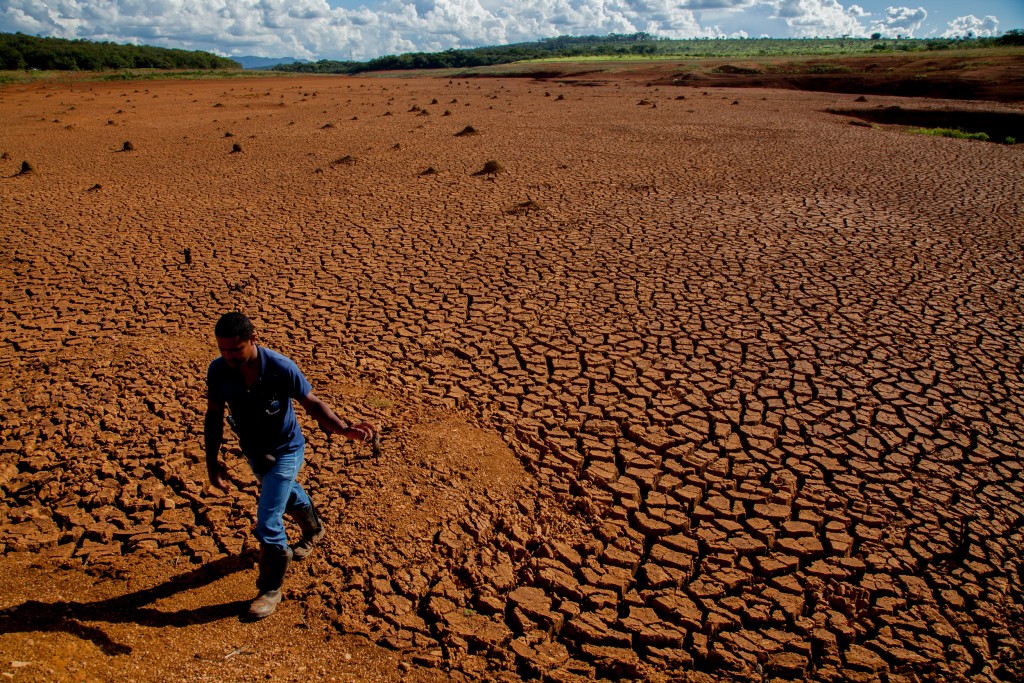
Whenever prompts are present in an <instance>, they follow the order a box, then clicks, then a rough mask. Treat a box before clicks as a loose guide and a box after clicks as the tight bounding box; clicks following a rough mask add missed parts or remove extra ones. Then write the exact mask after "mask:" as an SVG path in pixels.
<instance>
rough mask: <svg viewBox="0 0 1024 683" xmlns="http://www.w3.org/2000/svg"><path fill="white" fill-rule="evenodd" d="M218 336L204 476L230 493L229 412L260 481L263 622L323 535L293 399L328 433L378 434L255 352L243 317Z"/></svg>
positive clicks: (254, 608) (257, 608)
mask: <svg viewBox="0 0 1024 683" xmlns="http://www.w3.org/2000/svg"><path fill="white" fill-rule="evenodd" d="M214 334H215V336H216V337H217V347H218V348H219V349H220V358H216V359H214V361H213V362H212V363H210V368H209V370H208V371H207V376H206V384H207V407H206V421H205V424H204V436H205V444H206V470H207V474H208V475H209V477H210V483H211V484H213V485H214V486H216V487H218V488H220V489H224V490H226V489H227V483H226V480H225V475H226V473H227V471H226V469H225V467H224V465H223V464H222V463H221V462H220V460H219V454H220V447H221V443H222V442H223V439H224V416H225V415H224V411H225V406H227V407H228V408H229V409H230V412H229V414H228V415H227V419H228V423H229V424H230V425H231V427H232V429H233V430H234V431H235V432H236V433H237V434H238V442H239V446H240V447H241V449H242V452H243V453H244V454H245V457H246V459H247V460H248V461H249V466H250V467H251V468H252V471H253V473H254V474H255V475H256V480H257V481H258V482H259V490H260V493H259V503H258V505H257V508H256V538H257V540H258V541H259V542H260V557H259V578H258V579H257V580H256V588H257V590H258V591H259V594H258V597H257V598H256V599H255V600H254V601H253V602H252V604H251V605H250V606H249V616H250V617H252V618H254V619H262V618H264V617H267V616H269V615H270V614H272V613H273V612H274V610H275V609H276V608H277V604H278V603H279V602H280V601H281V585H282V583H283V581H284V575H285V572H286V571H287V570H288V565H289V564H290V563H291V561H292V558H294V559H296V560H301V559H303V558H305V557H306V555H308V554H309V552H310V550H312V548H313V546H314V544H315V543H316V542H317V541H319V540H320V539H321V538H323V535H324V533H325V530H324V526H323V523H322V522H321V521H320V517H319V516H318V515H317V513H316V510H315V509H314V507H313V502H312V501H311V500H310V498H309V496H308V495H307V494H306V492H305V491H304V490H303V489H302V486H301V485H300V484H299V483H298V481H296V476H297V475H298V473H299V469H300V468H301V467H302V462H303V456H304V452H305V444H306V440H305V437H304V436H303V434H302V428H301V427H300V426H299V423H298V420H296V418H295V411H294V409H293V407H292V399H295V400H297V401H298V402H299V403H300V405H302V407H303V408H304V409H305V410H306V412H307V413H308V414H309V415H310V416H311V417H313V419H315V420H316V421H317V424H319V425H320V428H321V429H323V430H324V431H325V432H327V433H328V434H341V435H342V436H345V437H346V438H348V439H352V440H355V441H367V440H370V439H372V438H373V435H374V427H373V425H371V424H369V423H366V422H361V423H359V424H354V425H347V424H345V423H344V422H342V421H341V420H340V419H339V418H338V416H337V415H335V414H334V412H333V411H332V410H331V409H330V408H329V407H328V406H327V404H326V403H324V402H323V401H321V400H320V399H319V398H317V397H316V396H315V395H314V394H313V388H312V386H310V384H309V382H308V381H307V380H306V378H305V377H304V376H303V375H302V371H301V370H299V367H298V366H297V365H296V364H295V362H294V361H292V360H291V359H289V358H287V357H285V356H282V355H281V354H279V353H275V352H274V351H271V350H270V349H267V348H264V347H262V346H257V344H256V341H257V337H256V331H255V330H254V328H253V325H252V322H251V321H250V320H249V319H248V318H247V317H246V316H245V315H243V314H242V313H238V312H233V313H226V314H224V315H223V316H221V318H220V320H218V321H217V325H216V327H215V328H214ZM285 513H287V514H288V516H289V517H290V518H291V519H293V520H294V521H295V522H296V523H297V524H298V526H299V529H301V531H302V537H301V539H300V540H299V541H298V543H296V544H295V545H293V546H291V547H289V544H288V536H287V534H286V533H285V528H284V515H285Z"/></svg>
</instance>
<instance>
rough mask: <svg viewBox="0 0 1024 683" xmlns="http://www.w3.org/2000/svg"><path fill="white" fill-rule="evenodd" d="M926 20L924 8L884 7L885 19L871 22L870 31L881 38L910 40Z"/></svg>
mask: <svg viewBox="0 0 1024 683" xmlns="http://www.w3.org/2000/svg"><path fill="white" fill-rule="evenodd" d="M927 18H928V12H926V11H925V9H924V7H914V8H911V7H886V8H885V18H884V19H880V20H877V21H874V22H872V24H871V31H872V33H875V32H877V33H881V34H882V35H883V36H903V37H904V38H912V37H913V36H914V31H916V30H918V29H919V28H921V24H923V23H924V20H925V19H927Z"/></svg>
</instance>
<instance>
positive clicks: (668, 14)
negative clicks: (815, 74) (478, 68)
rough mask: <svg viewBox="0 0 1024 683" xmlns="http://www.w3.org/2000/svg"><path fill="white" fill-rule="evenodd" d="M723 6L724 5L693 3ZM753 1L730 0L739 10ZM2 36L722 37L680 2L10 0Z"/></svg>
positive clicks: (339, 45) (346, 46) (240, 41)
mask: <svg viewBox="0 0 1024 683" xmlns="http://www.w3.org/2000/svg"><path fill="white" fill-rule="evenodd" d="M694 1H696V2H718V3H722V2H726V3H727V4H728V0H694ZM750 2H753V0H734V2H732V5H735V6H743V5H744V4H749V3H750ZM5 5H6V6H5V7H4V8H3V9H0V30H2V31H22V32H24V33H30V34H38V35H47V36H57V37H62V38H86V39H90V40H113V41H117V42H145V43H150V44H154V45H163V46H168V47H185V48H190V49H204V50H212V51H216V52H220V53H222V54H228V55H245V54H256V55H269V56H284V55H289V56H295V57H305V58H314V57H332V58H336V59H337V58H353V59H366V58H369V57H374V56H378V55H381V54H388V53H398V52H408V51H415V50H419V51H434V50H443V49H447V48H450V47H456V48H459V47H474V46H479V45H494V44H501V43H509V42H523V41H528V40H536V39H538V38H542V37H550V36H556V35H563V34H568V35H584V34H591V35H603V34H607V33H635V32H637V31H645V32H647V33H652V34H657V35H660V36H666V37H673V38H687V37H697V36H714V35H719V34H720V31H718V30H717V29H716V28H714V27H703V26H701V25H700V23H699V22H698V21H697V20H696V19H695V18H694V14H693V11H691V10H690V9H687V8H686V7H682V6H680V4H679V2H677V1H676V0H523V1H522V2H519V3H516V4H515V5H514V6H513V5H510V4H509V3H506V2H501V1H499V0H377V2H370V3H368V6H367V5H363V6H360V7H359V8H357V9H348V8H344V7H331V6H330V5H329V4H328V3H327V2H326V1H325V0H7V1H6V3H5Z"/></svg>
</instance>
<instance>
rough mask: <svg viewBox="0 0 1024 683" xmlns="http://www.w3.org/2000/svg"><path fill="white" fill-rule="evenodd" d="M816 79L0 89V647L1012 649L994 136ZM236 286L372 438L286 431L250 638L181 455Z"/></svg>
mask: <svg viewBox="0 0 1024 683" xmlns="http://www.w3.org/2000/svg"><path fill="white" fill-rule="evenodd" d="M853 101H854V97H853V96H836V95H827V94H820V93H804V92H797V91H792V90H790V91H783V90H759V89H745V90H739V89H714V90H706V89H704V88H702V87H698V88H687V87H681V86H680V87H666V86H663V85H662V86H658V85H650V86H649V85H646V84H645V82H640V81H638V80H636V79H632V78H623V79H621V80H619V81H612V82H604V83H602V82H597V81H595V82H594V83H593V84H592V87H575V86H574V85H573V84H568V83H566V84H560V83H556V82H547V83H545V82H536V81H529V80H523V79H508V80H487V81H481V80H465V79H458V80H457V79H452V80H451V81H450V82H449V81H447V80H446V81H439V80H436V79H418V80H403V79H393V80H371V79H366V78H358V79H346V78H312V79H308V80H306V79H295V78H285V79H280V80H274V79H269V80H268V79H262V80H251V81H250V80H238V81H234V82H217V83H211V82H204V83H200V82H195V83H188V82H179V83H146V84H117V85H107V84H102V85H101V84H92V85H87V86H83V85H82V84H75V85H74V87H73V89H71V88H70V87H68V86H59V85H53V84H37V85H32V86H22V87H12V88H5V89H4V91H3V99H2V101H0V116H2V117H3V120H4V121H5V122H7V123H6V124H5V128H4V130H3V132H2V134H0V135H2V137H0V153H2V152H6V153H7V154H6V155H5V156H4V157H3V158H2V159H0V176H2V178H0V211H2V213H3V215H4V221H3V223H2V226H0V230H2V238H3V240H4V244H5V248H4V250H2V251H0V296H2V298H3V302H4V305H3V307H2V308H0V415H2V424H0V490H2V498H0V547H2V549H3V556H2V557H0V571H2V572H3V573H4V574H5V576H8V577H10V580H8V581H4V582H0V610H2V611H0V669H2V672H3V673H4V674H9V675H10V676H9V677H11V678H12V679H13V680H39V679H46V680H82V679H88V680H97V679H98V680H117V679H130V680H141V681H146V680H154V681H156V680H159V681H168V680H170V681H178V680H180V681H184V680H204V679H205V680H239V681H240V680H253V679H254V678H261V677H262V678H264V679H267V678H269V679H270V680H299V679H302V680H382V681H398V680H410V681H432V680H509V681H514V680H536V679H543V680H553V681H581V680H594V679H602V678H604V679H622V678H627V679H630V678H632V679H639V680H650V681H667V680H681V681H683V680H744V681H760V680H762V679H763V678H764V677H765V676H769V677H779V678H783V679H790V680H793V679H805V680H815V681H847V680H860V681H876V680H877V681H883V680H884V681H898V680H911V681H913V680H920V681H923V680H976V681H996V680H1003V681H1009V680H1015V679H1017V678H1018V677H1019V674H1020V671H1021V658H1022V646H1021V644H1020V641H1019V637H1020V624H1021V610H1020V605H1021V600H1022V597H1024V596H1022V585H1021V565H1020V562H1021V558H1020V552H1019V550H1020V547H1021V526H1022V520H1024V504H1022V502H1021V494H1022V491H1024V480H1022V470H1021V467H1020V462H1021V443H1022V441H1024V440H1022V427H1021V425H1022V424H1024V419H1022V418H1024V410H1022V409H1024V404H1022V399H1021V396H1022V392H1021V389H1022V387H1024V376H1022V367H1024V356H1022V353H1021V346H1020V339H1021V338H1022V332H1024V312H1022V310H1021V306H1020V302H1021V297H1020V291H1021V286H1022V273H1024V264H1022V263H1021V254H1022V253H1024V251H1022V249H1021V246H1022V245H1021V234H1022V232H1021V227H1022V226H1024V216H1022V214H1021V208H1020V204H1019V202H1018V201H1016V197H1019V196H1021V194H1022V193H1024V187H1022V177H1021V174H1020V172H1019V171H1020V168H1021V162H1022V158H1024V157H1022V154H1024V149H1022V148H1021V147H1020V146H1019V145H1018V146H1002V145H991V144H985V143H977V142H972V141H967V140H952V139H942V138H925V137H920V136H910V135H905V134H903V133H902V132H900V131H899V130H898V129H895V128H884V129H882V128H880V129H872V128H865V127H860V126H850V125H849V124H848V121H847V119H846V118H845V117H841V116H835V115H832V114H828V113H825V111H824V110H826V109H829V108H833V109H839V108H848V107H852V106H855V105H854V104H853ZM869 101H870V105H875V106H882V107H883V108H884V107H890V106H897V105H898V106H902V107H905V108H909V107H910V106H911V105H912V103H911V102H910V101H908V100H905V99H901V98H881V97H874V96H873V97H871V98H869ZM927 105H928V106H934V107H936V108H943V107H950V106H951V105H952V103H950V102H945V101H933V102H929V103H927ZM913 106H922V105H921V103H919V102H918V103H913ZM958 106H959V107H960V108H963V109H965V110H985V111H996V112H1013V111H1015V110H1014V109H1013V108H1012V107H1006V106H1000V105H997V104H991V103H989V104H983V103H975V102H968V103H960V104H959V105H958ZM469 125H471V126H472V127H473V129H475V131H476V133H475V134H473V135H463V136H457V134H458V133H459V132H460V131H464V130H465V129H466V127H467V126H469ZM126 142H131V143H132V144H131V146H130V148H129V147H128V146H127V145H125V143H126ZM236 146H237V148H236ZM22 161H29V162H30V165H31V166H32V167H33V169H34V170H33V171H32V172H29V173H19V171H20V169H21V168H22ZM488 162H496V163H495V164H493V165H492V164H489V163H488ZM427 169H432V170H433V172H432V173H429V174H427V173H425V171H426V170H427ZM486 169H490V171H489V172H487V171H486ZM185 248H188V249H189V250H190V251H189V253H190V254H191V261H192V262H191V264H188V265H186V263H185V259H184V249H185ZM235 307H238V308H242V309H244V310H246V311H248V312H249V313H250V314H251V315H252V316H253V317H254V318H255V319H256V321H257V323H258V325H259V326H260V328H261V330H262V332H263V335H264V339H265V340H266V341H267V344H268V346H270V347H272V348H276V349H278V350H280V351H283V352H285V353H287V354H289V355H290V356H292V357H294V358H295V359H296V360H297V361H298V362H299V363H300V365H301V366H302V367H303V368H304V370H305V371H306V374H307V376H308V377H309V378H310V380H311V381H312V383H313V385H314V386H315V387H316V389H317V393H318V394H320V395H322V396H324V397H325V398H327V399H328V401H329V402H330V403H332V404H333V405H336V406H338V409H339V411H340V412H341V414H342V415H343V416H344V417H346V418H349V419H356V418H366V419H371V420H374V421H375V422H377V423H378V424H380V425H382V426H383V427H384V429H385V439H384V448H383V451H382V453H381V455H380V457H379V458H374V457H371V454H370V453H369V452H368V450H367V449H366V448H365V447H362V446H359V445H353V444H348V443H331V442H329V441H328V440H327V438H326V437H325V436H323V435H320V434H318V433H316V432H315V431H314V430H313V429H312V425H310V424H308V423H307V424H306V432H307V435H309V438H310V444H309V450H308V463H307V467H306V469H305V470H304V472H303V475H302V476H303V478H304V482H305V484H306V485H307V488H308V489H309V490H310V491H311V493H312V495H313V497H314V499H315V500H316V501H317V503H318V505H319V506H321V507H322V508H323V510H324V512H325V516H326V518H327V520H328V522H329V524H330V534H329V536H328V537H327V539H326V541H325V543H324V545H323V546H322V547H321V548H320V549H318V551H317V552H316V554H314V555H313V556H312V557H310V558H309V559H308V560H306V561H305V562H304V563H302V564H297V565H295V566H294V570H293V571H292V572H291V574H290V576H289V578H288V582H287V598H288V599H287V600H286V601H285V602H284V603H283V605H282V608H281V611H280V613H279V614H276V615H274V617H272V618H271V619H270V620H268V621H265V622H262V623H259V624H243V623H241V622H239V621H238V618H237V616H236V615H237V613H238V612H239V611H240V609H241V608H242V607H243V606H244V604H245V602H246V601H247V600H249V599H251V598H252V597H253V582H254V578H255V577H254V574H255V572H254V570H253V569H252V561H251V551H252V549H253V540H252V537H251V525H252V518H253V508H254V504H253V499H252V495H253V493H254V491H255V488H254V485H253V481H252V477H251V475H250V474H248V473H247V472H246V471H245V468H244V466H242V464H241V461H240V460H239V459H237V458H232V459H231V463H232V464H231V468H232V475H233V479H234V481H235V483H236V488H235V489H234V490H232V491H231V492H229V493H228V494H222V493H220V492H218V491H216V490H211V489H210V487H209V486H208V484H207V483H206V481H205V470H204V467H203V465H202V452H201V450H202V445H201V444H202V439H201V429H202V426H201V425H202V410H203V408H204V405H205V404H204V399H203V377H204V373H205V368H206V365H207V363H208V362H209V360H210V359H211V358H212V357H213V355H214V354H215V353H216V349H215V347H214V345H213V343H212V339H211V336H210V330H211V329H212V325H213V322H214V321H215V320H216V318H217V317H218V316H219V315H220V314H221V313H222V312H223V311H225V310H228V309H231V308H235ZM301 667H305V668H304V669H303V668H301Z"/></svg>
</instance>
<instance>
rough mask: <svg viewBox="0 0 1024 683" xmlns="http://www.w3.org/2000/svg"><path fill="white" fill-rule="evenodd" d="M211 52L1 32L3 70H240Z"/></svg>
mask: <svg viewBox="0 0 1024 683" xmlns="http://www.w3.org/2000/svg"><path fill="white" fill-rule="evenodd" d="M240 68H241V65H239V64H238V62H235V61H233V60H230V59H226V58H224V57H218V56H217V55H215V54H211V53H209V52H193V51H189V50H173V49H170V48H164V47H149V46H146V45H118V44H116V43H106V42H94V41H90V40H65V39H63V38H38V37H36V36H28V35H25V34H24V33H0V70H7V71H10V70H21V69H40V70H45V71H51V70H54V71H104V70H109V69H240Z"/></svg>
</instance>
